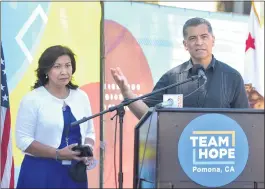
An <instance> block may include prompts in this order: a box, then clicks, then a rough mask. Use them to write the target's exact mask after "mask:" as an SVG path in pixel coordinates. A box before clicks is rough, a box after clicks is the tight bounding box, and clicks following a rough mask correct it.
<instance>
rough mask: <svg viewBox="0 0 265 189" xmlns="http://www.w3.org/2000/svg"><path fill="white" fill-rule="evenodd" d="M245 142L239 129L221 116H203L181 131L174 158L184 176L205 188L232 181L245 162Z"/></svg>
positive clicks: (243, 134) (246, 144)
mask: <svg viewBox="0 0 265 189" xmlns="http://www.w3.org/2000/svg"><path fill="white" fill-rule="evenodd" d="M248 153H249V149H248V141H247V137H246V135H245V133H244V131H243V130H242V128H241V127H240V125H239V124H238V123H237V122H236V121H235V120H233V119H231V118H230V117H228V116H225V115H222V114H204V115H202V116H199V117H197V118H195V119H194V120H192V121H191V122H190V123H189V124H188V125H187V126H186V127H185V129H184V130H183V132H182V134H181V136H180V139H179V143H178V158H179V162H180V165H181V167H182V169H183V170H184V172H185V173H186V174H187V176H188V177H189V178H190V179H191V180H193V181H194V182H196V183H198V184H200V185H202V186H205V187H221V186H224V185H227V184H229V183H231V182H232V181H234V180H235V179H236V178H237V177H238V176H239V175H240V174H241V172H242V171H243V170H244V168H245V165H246V163H247V160H248Z"/></svg>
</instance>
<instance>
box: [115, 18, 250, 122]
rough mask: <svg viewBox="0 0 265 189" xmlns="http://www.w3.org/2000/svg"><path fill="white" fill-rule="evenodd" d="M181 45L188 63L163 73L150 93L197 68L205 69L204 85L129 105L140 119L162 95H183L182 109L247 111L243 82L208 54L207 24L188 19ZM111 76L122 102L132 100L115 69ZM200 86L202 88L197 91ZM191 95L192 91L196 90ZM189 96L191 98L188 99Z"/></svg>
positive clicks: (175, 89)
mask: <svg viewBox="0 0 265 189" xmlns="http://www.w3.org/2000/svg"><path fill="white" fill-rule="evenodd" d="M183 37H184V40H183V44H184V47H185V49H186V50H187V51H189V53H190V57H191V58H190V60H188V61H187V62H184V63H182V64H181V65H179V66H177V67H175V68H173V69H171V70H169V71H168V72H166V73H165V74H164V75H163V76H162V77H161V78H160V80H159V81H158V82H157V83H156V85H155V87H154V89H153V90H158V89H160V88H163V87H166V86H168V85H170V84H173V83H177V82H181V81H184V80H186V79H188V78H189V77H191V76H192V74H193V73H192V70H193V69H192V68H193V65H195V64H200V65H201V66H202V67H203V68H204V69H205V74H206V77H207V83H206V85H205V86H202V84H203V83H204V80H203V79H200V80H199V81H198V80H196V81H193V82H189V83H186V84H182V85H180V86H177V87H173V88H170V89H168V90H166V91H164V92H160V93H158V94H156V95H154V96H150V97H147V98H146V99H144V100H143V101H142V100H139V101H136V102H134V103H132V104H130V105H129V108H130V110H131V111H132V112H133V114H134V115H135V116H136V117H137V118H138V119H140V118H141V117H142V116H143V115H144V114H145V113H146V112H147V111H148V108H149V107H152V106H155V105H156V104H158V103H160V102H162V100H163V94H183V96H184V100H183V106H184V107H203V108H249V102H248V99H247V94H246V90H245V87H244V81H243V79H242V76H241V75H240V73H239V72H238V71H236V70H235V69H233V68H232V67H230V66H228V65H227V64H225V63H223V62H221V61H218V60H217V59H215V57H214V56H213V54H212V48H213V46H214V42H215V37H214V35H213V31H212V27H211V24H210V23H209V22H208V21H207V20H205V19H203V18H197V17H196V18H191V19H189V20H188V21H186V23H185V24H184V26H183ZM111 73H112V76H113V78H114V80H115V82H116V83H117V85H118V86H119V88H120V90H121V93H122V95H123V97H124V98H135V97H136V95H135V94H133V92H132V91H131V90H130V89H129V88H128V81H127V79H126V77H125V76H124V75H123V73H122V71H121V70H120V69H119V68H116V69H111ZM200 86H202V87H200ZM199 87H200V89H199V90H197V91H196V92H194V93H193V94H191V93H192V92H193V91H195V90H196V89H198V88H199ZM189 94H191V95H189Z"/></svg>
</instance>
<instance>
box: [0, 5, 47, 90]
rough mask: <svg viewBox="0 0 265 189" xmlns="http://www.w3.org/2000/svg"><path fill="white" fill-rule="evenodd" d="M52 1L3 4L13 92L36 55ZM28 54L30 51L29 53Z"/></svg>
mask: <svg viewBox="0 0 265 189" xmlns="http://www.w3.org/2000/svg"><path fill="white" fill-rule="evenodd" d="M49 4H50V3H49V2H30V3H28V2H2V3H1V26H2V27H1V39H2V44H3V50H4V54H5V57H6V62H7V64H6V71H7V73H6V74H7V77H8V78H7V80H8V87H9V90H10V91H12V90H13V89H14V88H15V87H16V85H17V83H18V82H19V80H20V79H21V75H23V73H24V72H25V71H26V69H27V67H28V65H29V64H30V63H31V62H30V61H31V60H32V57H33V56H34V52H33V51H34V47H35V46H34V45H36V43H37V41H38V39H39V38H40V37H41V36H40V34H41V28H42V26H45V24H46V22H47V19H48V15H47V14H48V9H49ZM27 51H28V52H27Z"/></svg>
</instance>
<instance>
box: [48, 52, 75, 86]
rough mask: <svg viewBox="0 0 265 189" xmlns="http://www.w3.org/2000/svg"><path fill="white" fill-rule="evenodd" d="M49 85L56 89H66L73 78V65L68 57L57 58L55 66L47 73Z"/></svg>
mask: <svg viewBox="0 0 265 189" xmlns="http://www.w3.org/2000/svg"><path fill="white" fill-rule="evenodd" d="M47 75H48V78H49V80H48V84H49V85H51V86H54V87H65V86H66V85H67V84H68V83H69V82H70V81H71V78H72V63H71V59H70V57H69V56H68V55H62V56H59V57H58V58H57V60H56V61H55V63H54V65H53V66H52V68H51V69H50V71H49V72H48V73H47Z"/></svg>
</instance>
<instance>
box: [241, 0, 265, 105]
mask: <svg viewBox="0 0 265 189" xmlns="http://www.w3.org/2000/svg"><path fill="white" fill-rule="evenodd" d="M261 3H262V2H253V1H252V5H251V12H250V16H249V23H248V32H247V35H246V46H245V64H244V81H245V88H246V91H247V94H248V99H249V102H250V105H251V107H252V108H255V109H264V54H263V53H264V24H263V21H264V10H263V14H262V11H261V10H262V9H261V6H264V4H263V5H261ZM263 3H264V2H263ZM262 15H263V16H262Z"/></svg>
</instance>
